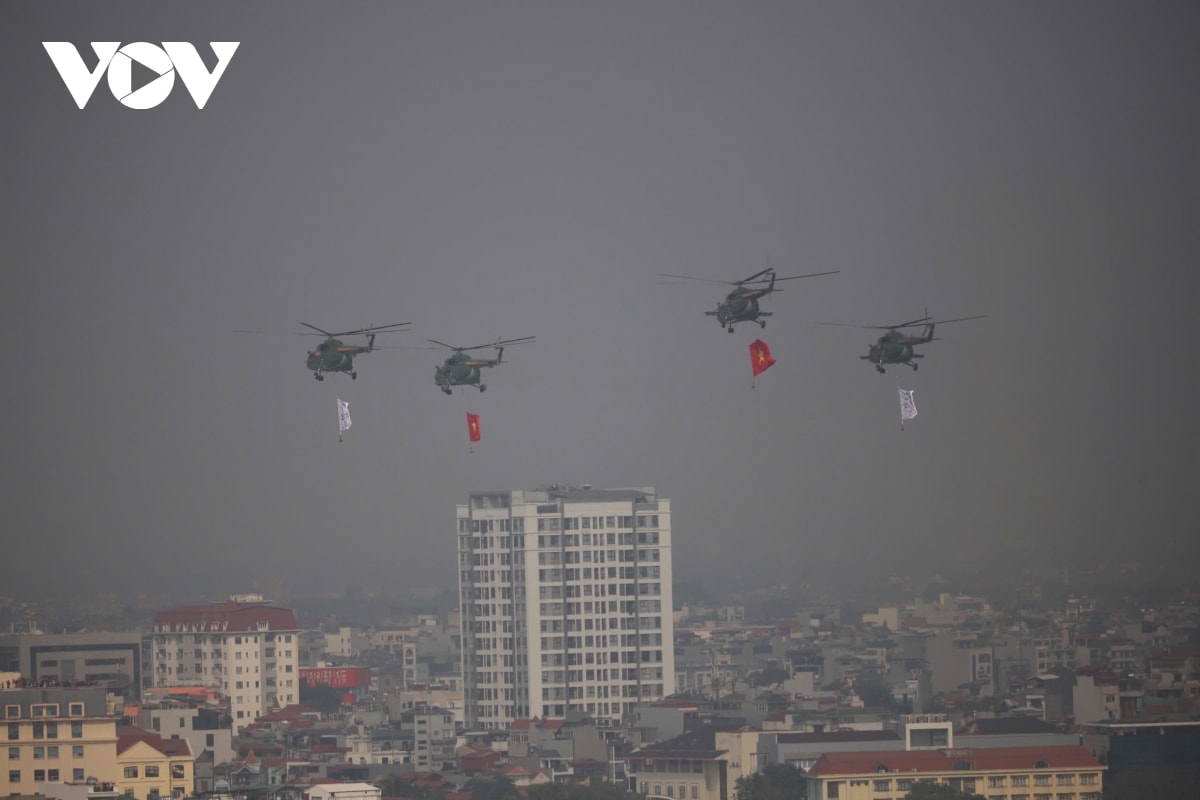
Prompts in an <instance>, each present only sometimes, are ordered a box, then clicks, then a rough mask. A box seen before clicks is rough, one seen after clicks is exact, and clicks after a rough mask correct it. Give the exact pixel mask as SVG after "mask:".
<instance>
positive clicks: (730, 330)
mask: <svg viewBox="0 0 1200 800" xmlns="http://www.w3.org/2000/svg"><path fill="white" fill-rule="evenodd" d="M729 332H730V333H733V326H732V325H730V326H729Z"/></svg>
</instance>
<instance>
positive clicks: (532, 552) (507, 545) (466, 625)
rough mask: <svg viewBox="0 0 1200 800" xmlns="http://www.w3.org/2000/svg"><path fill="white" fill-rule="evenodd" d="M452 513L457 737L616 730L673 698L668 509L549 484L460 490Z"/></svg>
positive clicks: (642, 497) (646, 491)
mask: <svg viewBox="0 0 1200 800" xmlns="http://www.w3.org/2000/svg"><path fill="white" fill-rule="evenodd" d="M457 516H458V519H457V522H458V526H457V527H458V565H459V572H458V574H459V599H460V602H461V613H462V641H463V687H464V714H465V717H466V724H467V727H468V728H489V729H496V728H499V729H503V728H507V727H508V725H509V723H511V722H512V721H513V720H514V719H523V718H529V717H534V716H540V717H542V718H547V717H560V718H561V717H563V716H565V714H566V712H567V710H568V709H575V710H578V711H583V712H586V713H588V714H590V715H592V716H593V717H594V718H596V719H597V720H609V721H611V722H614V723H619V722H620V721H621V720H622V719H623V718H624V717H626V716H628V715H630V714H632V713H633V710H634V708H635V707H636V706H638V705H640V704H642V703H646V702H650V701H654V700H658V699H661V698H663V697H665V696H667V695H670V694H673V693H674V691H675V648H674V642H673V639H674V622H673V617H672V593H671V584H672V575H671V501H670V500H668V499H665V498H659V497H658V496H657V494H656V492H655V490H654V489H653V488H646V487H641V488H633V489H592V488H591V487H590V486H584V487H566V486H551V487H546V488H542V489H537V490H531V491H503V492H472V493H471V494H470V498H469V501H468V503H466V504H465V505H460V506H458V514H457Z"/></svg>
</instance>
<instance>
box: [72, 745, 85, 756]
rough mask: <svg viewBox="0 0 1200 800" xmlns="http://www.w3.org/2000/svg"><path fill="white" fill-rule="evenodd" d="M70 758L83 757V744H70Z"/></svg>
mask: <svg viewBox="0 0 1200 800" xmlns="http://www.w3.org/2000/svg"><path fill="white" fill-rule="evenodd" d="M71 758H83V745H81V744H73V745H71Z"/></svg>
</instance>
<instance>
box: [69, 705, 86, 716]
mask: <svg viewBox="0 0 1200 800" xmlns="http://www.w3.org/2000/svg"><path fill="white" fill-rule="evenodd" d="M68 710H69V711H70V712H71V716H72V717H82V716H83V703H71V705H70V706H69V708H68Z"/></svg>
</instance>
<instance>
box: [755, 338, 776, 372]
mask: <svg viewBox="0 0 1200 800" xmlns="http://www.w3.org/2000/svg"><path fill="white" fill-rule="evenodd" d="M774 363H775V359H774V358H772V357H771V348H770V347H767V343H766V342H764V341H763V340H762V339H755V340H754V341H753V342H751V343H750V369H752V370H754V377H756V378H757V377H758V376H759V375H761V374H762V373H764V372H766V371H767V370H768V369H769V368H770V367H771V365H772V364H774Z"/></svg>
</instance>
